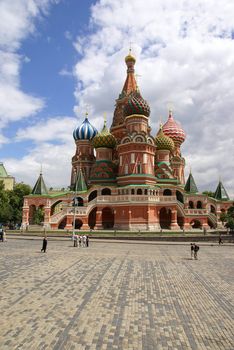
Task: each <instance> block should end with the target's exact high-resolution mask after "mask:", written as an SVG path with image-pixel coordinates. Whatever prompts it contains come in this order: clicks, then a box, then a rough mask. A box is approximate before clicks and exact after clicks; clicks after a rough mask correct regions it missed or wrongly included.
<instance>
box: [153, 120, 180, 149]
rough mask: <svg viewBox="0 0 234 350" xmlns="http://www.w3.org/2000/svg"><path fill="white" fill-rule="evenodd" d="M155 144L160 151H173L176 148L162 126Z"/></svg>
mask: <svg viewBox="0 0 234 350" xmlns="http://www.w3.org/2000/svg"><path fill="white" fill-rule="evenodd" d="M155 143H156V146H157V149H160V150H169V151H172V150H173V149H174V148H175V144H174V141H173V140H172V139H171V138H170V137H169V136H166V135H165V134H164V132H163V129H162V125H161V126H160V130H159V132H158V134H157V136H156V138H155Z"/></svg>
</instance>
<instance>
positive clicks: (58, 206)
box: [50, 200, 62, 216]
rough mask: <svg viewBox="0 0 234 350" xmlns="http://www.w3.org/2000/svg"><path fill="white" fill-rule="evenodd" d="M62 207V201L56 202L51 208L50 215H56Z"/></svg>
mask: <svg viewBox="0 0 234 350" xmlns="http://www.w3.org/2000/svg"><path fill="white" fill-rule="evenodd" d="M61 209H62V201H61V200H60V201H57V202H55V203H54V204H53V205H52V206H51V209H50V215H51V216H52V215H54V214H57V213H59V212H60V210H61Z"/></svg>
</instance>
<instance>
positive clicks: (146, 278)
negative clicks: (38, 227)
mask: <svg viewBox="0 0 234 350" xmlns="http://www.w3.org/2000/svg"><path fill="white" fill-rule="evenodd" d="M40 248H41V241H38V240H27V241H26V240H14V239H12V240H8V242H6V243H1V244H0V263H1V265H0V266H1V269H0V311H1V316H0V349H1V350H5V349H10V350H13V349H18V350H19V349H22V350H27V349H30V350H37V349H40V350H42V349H49V350H66V349H67V350H76V349H78V350H79V349H82V350H91V349H107V350H112V349H131V350H135V349H136V350H141V349H147V350H148V349H149V350H160V349H168V350H176V349H198V350H200V349H201V350H202V349H206V350H215V349H225V350H231V349H232V350H233V349H234V337H233V333H234V323H233V316H234V315H233V300H234V273H233V266H234V254H233V253H234V247H233V246H220V247H219V246H202V247H201V249H200V251H199V260H197V261H195V260H190V247H189V245H187V246H185V245H157V244H144V243H142V244H139V243H138V244H133V243H132V244H127V243H114V242H108V243H105V242H91V246H90V248H73V247H72V244H71V241H69V240H67V241H49V242H48V250H47V253H45V254H44V253H41V252H40Z"/></svg>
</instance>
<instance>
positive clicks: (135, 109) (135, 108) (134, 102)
mask: <svg viewBox="0 0 234 350" xmlns="http://www.w3.org/2000/svg"><path fill="white" fill-rule="evenodd" d="M133 114H140V115H144V116H146V117H149V115H150V107H149V105H148V103H147V101H146V100H144V99H143V97H142V96H141V94H140V93H139V92H133V93H132V94H131V95H130V97H129V99H128V102H127V104H126V105H125V107H124V115H125V117H127V116H129V115H133Z"/></svg>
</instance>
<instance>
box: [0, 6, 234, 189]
mask: <svg viewBox="0 0 234 350" xmlns="http://www.w3.org/2000/svg"><path fill="white" fill-rule="evenodd" d="M233 15H234V3H233V1H232V0H224V1H222V3H220V4H219V3H218V4H217V2H216V1H215V0H205V1H193V0H186V1H184V0H178V1H177V2H176V3H175V2H173V1H170V0H147V6H146V4H145V2H142V1H141V0H134V1H133V0H129V1H128V2H126V1H124V0H119V1H114V0H100V1H77V0H13V1H11V2H9V1H8V0H2V1H1V3H0V18H1V22H0V160H1V161H3V162H4V164H5V167H6V168H7V170H8V172H9V173H10V174H11V175H13V176H15V178H16V180H17V181H18V182H20V181H24V182H25V183H29V184H31V185H33V184H34V182H35V181H36V179H37V176H38V173H39V171H40V167H41V164H42V165H43V173H44V177H45V181H46V183H47V185H48V186H53V187H64V186H65V187H66V186H68V185H69V183H70V171H71V157H72V156H73V154H74V152H75V144H74V141H73V138H72V131H73V129H74V127H75V126H76V125H77V124H79V123H81V122H82V120H83V119H84V114H85V111H86V109H87V108H88V110H89V118H90V121H91V122H92V123H94V124H95V126H98V127H99V128H100V127H101V125H102V122H103V114H104V113H105V112H106V113H107V120H108V124H109V126H110V124H111V120H112V116H113V110H114V104H115V99H116V98H117V96H118V94H119V92H120V91H121V89H122V85H123V83H124V80H125V76H126V66H125V63H124V57H125V56H126V54H127V53H128V49H129V42H130V41H131V42H133V44H132V49H133V53H134V55H135V57H136V59H137V62H136V72H137V73H138V74H140V76H141V77H140V78H139V85H140V89H141V93H142V95H143V97H144V98H145V99H146V100H147V101H148V102H149V104H150V106H151V111H152V112H151V119H150V124H151V126H152V130H153V134H155V133H156V131H157V128H158V125H159V120H160V117H161V118H162V119H163V121H166V119H167V113H168V105H169V104H172V105H173V109H174V116H175V119H176V120H177V121H179V122H180V123H181V124H182V126H183V128H184V130H185V132H186V134H187V139H186V141H185V143H184V145H183V148H182V151H183V155H184V156H185V158H186V164H187V165H186V174H188V172H189V169H190V167H191V168H192V172H193V175H194V178H195V180H196V182H197V186H198V188H199V189H200V190H204V189H210V190H214V189H215V187H216V185H217V182H218V179H219V176H221V178H222V180H223V183H224V184H225V187H226V188H227V190H228V192H229V194H231V195H233V194H234V189H233V188H234V185H233V176H232V174H233V171H234V169H233V167H234V166H233V164H234V156H233V154H234V141H233V130H234V118H233V116H232V114H233V110H234V99H233V92H232V86H233V85H234V44H233V30H234V24H233ZM87 106H88V107H87Z"/></svg>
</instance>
